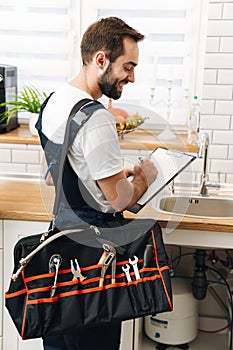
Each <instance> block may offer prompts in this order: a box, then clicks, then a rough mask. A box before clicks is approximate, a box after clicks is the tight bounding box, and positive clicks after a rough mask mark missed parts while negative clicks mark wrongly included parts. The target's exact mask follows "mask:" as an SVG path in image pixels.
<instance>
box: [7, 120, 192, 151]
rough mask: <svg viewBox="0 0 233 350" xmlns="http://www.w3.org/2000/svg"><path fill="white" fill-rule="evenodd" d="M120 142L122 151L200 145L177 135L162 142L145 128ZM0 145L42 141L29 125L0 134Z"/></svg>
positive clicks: (185, 147) (186, 149) (184, 135)
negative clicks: (32, 132) (191, 143)
mask: <svg viewBox="0 0 233 350" xmlns="http://www.w3.org/2000/svg"><path fill="white" fill-rule="evenodd" d="M119 141H120V145H121V148H122V149H136V150H138V149H145V150H154V149H155V148H156V147H168V148H169V147H170V148H173V149H177V150H180V151H184V152H194V153H195V152H198V145H189V144H188V143H187V135H186V134H179V135H178V134H177V135H176V139H174V140H170V141H169V140H167V141H161V140H160V139H159V133H158V132H155V131H149V130H145V129H143V128H138V129H137V130H135V131H133V132H131V133H128V134H125V135H124V138H123V139H120V140H119ZM0 143H17V144H31V145H40V140H39V138H38V137H37V136H32V135H31V134H30V132H29V129H28V125H21V126H20V127H19V128H17V129H15V130H12V131H11V132H9V133H6V134H0Z"/></svg>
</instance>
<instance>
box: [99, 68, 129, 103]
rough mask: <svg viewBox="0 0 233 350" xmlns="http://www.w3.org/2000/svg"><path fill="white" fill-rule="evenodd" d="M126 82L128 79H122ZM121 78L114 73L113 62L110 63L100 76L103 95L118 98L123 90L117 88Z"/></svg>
mask: <svg viewBox="0 0 233 350" xmlns="http://www.w3.org/2000/svg"><path fill="white" fill-rule="evenodd" d="M122 82H125V83H126V84H127V83H128V81H126V80H122ZM118 83H119V80H118V79H117V78H115V77H114V76H113V75H112V64H111V63H110V64H109V66H108V68H107V69H106V71H105V72H104V73H103V75H102V76H101V77H100V78H99V87H100V90H101V92H102V94H103V95H105V96H107V97H109V98H113V99H114V100H118V99H119V98H120V97H121V93H122V91H121V90H120V91H119V90H118V89H117V86H118Z"/></svg>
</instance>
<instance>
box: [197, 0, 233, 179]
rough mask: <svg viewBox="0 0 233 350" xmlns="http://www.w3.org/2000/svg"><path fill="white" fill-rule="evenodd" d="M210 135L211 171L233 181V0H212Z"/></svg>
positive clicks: (207, 89)
mask: <svg viewBox="0 0 233 350" xmlns="http://www.w3.org/2000/svg"><path fill="white" fill-rule="evenodd" d="M203 132H207V133H208V134H209V137H210V148H209V150H210V151H209V164H208V167H209V174H210V180H216V178H217V173H218V172H220V173H221V181H224V182H227V183H233V1H229V0H222V1H220V0H216V1H212V0H211V1H210V4H209V20H208V27H207V40H206V53H205V70H204V85H203V100H202V108H201V133H203Z"/></svg>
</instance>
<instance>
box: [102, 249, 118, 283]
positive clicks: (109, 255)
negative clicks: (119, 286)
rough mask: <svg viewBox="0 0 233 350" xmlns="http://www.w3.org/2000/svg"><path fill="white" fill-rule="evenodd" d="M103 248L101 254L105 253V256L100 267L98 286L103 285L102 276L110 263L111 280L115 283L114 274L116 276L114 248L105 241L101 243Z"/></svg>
mask: <svg viewBox="0 0 233 350" xmlns="http://www.w3.org/2000/svg"><path fill="white" fill-rule="evenodd" d="M103 249H104V253H103V254H106V257H105V259H104V261H103V264H102V268H101V273H100V281H99V287H103V285H104V276H105V274H106V271H107V269H108V267H109V266H110V265H111V266H112V280H111V282H112V283H115V276H116V249H115V248H114V247H112V246H110V245H109V244H106V243H104V244H103Z"/></svg>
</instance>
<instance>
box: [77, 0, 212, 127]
mask: <svg viewBox="0 0 233 350" xmlns="http://www.w3.org/2000/svg"><path fill="white" fill-rule="evenodd" d="M207 6H208V0H188V1H187V0H176V1H174V0H161V1H160V0H156V1H155V0H145V1H141V0H140V1H139V0H134V1H125V0H124V1H123V0H118V1H104V0H83V1H82V31H84V30H85V29H86V28H87V26H88V25H89V24H90V23H92V22H93V21H95V20H96V19H97V18H101V17H107V16H118V17H120V18H122V19H123V20H125V21H126V22H127V23H128V24H129V25H131V26H132V27H134V28H136V29H137V30H139V31H141V32H142V33H143V34H144V35H145V36H146V40H144V41H143V42H142V43H140V44H139V46H140V57H139V65H138V67H137V68H136V75H135V76H136V81H135V83H134V84H132V85H131V84H129V85H127V87H125V89H124V93H123V95H122V98H121V102H126V103H133V104H137V105H144V106H146V107H149V108H150V109H153V110H155V111H156V112H158V113H159V114H160V115H162V116H163V117H164V118H165V119H166V118H167V104H168V84H170V85H171V86H172V89H171V114H170V120H169V122H170V123H171V124H181V125H184V124H185V123H186V120H187V113H188V112H187V111H188V109H189V108H190V100H191V98H192V97H193V96H194V95H198V97H199V99H201V83H202V73H201V72H202V71H203V68H202V63H203V59H202V58H203V56H204V50H203V45H204V43H205V32H204V31H205V23H207ZM168 80H171V81H172V83H168ZM152 88H154V96H153V99H152V98H151V93H153V90H152ZM185 96H186V98H185Z"/></svg>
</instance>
